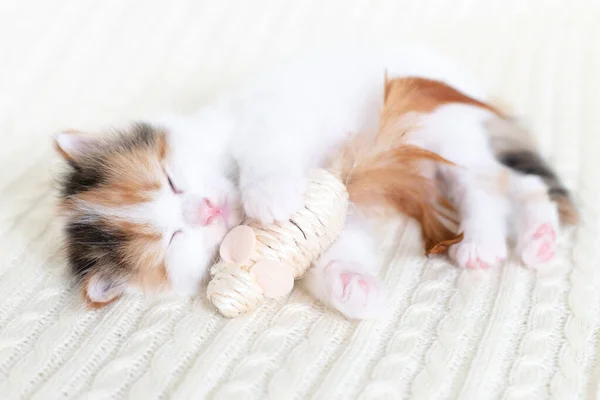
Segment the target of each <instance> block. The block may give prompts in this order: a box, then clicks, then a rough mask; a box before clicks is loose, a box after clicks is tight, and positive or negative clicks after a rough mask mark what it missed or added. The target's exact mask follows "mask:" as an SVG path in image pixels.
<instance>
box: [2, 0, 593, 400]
mask: <svg viewBox="0 0 600 400" xmlns="http://www.w3.org/2000/svg"><path fill="white" fill-rule="evenodd" d="M599 20H600V3H599V2H598V1H597V0H569V1H562V0H420V1H416V0H380V1H373V0H343V1H342V0H337V1H333V0H330V1H322V0H320V1H319V0H304V1H291V0H290V1H282V0H260V1H258V0H254V1H243V0H239V1H227V0H223V1H198V0H172V1H163V2H161V1H159V0H153V1H150V0H147V1H134V0H129V1H127V0H105V1H98V0H72V1H67V0H53V1H47V0H4V1H2V2H1V3H0V132H1V133H0V134H1V135H2V140H1V142H0V144H1V145H0V160H1V164H0V187H1V188H2V195H1V198H0V234H1V235H2V240H1V241H0V398H2V399H17V398H36V399H53V398H93V399H100V398H135V399H151V398H168V397H172V398H193V399H203V398H218V399H225V398H235V399H238V398H272V399H292V398H314V399H325V400H329V399H353V398H362V399H375V398H378V399H391V398H416V399H435V398H463V399H487V398H505V399H517V398H523V399H532V398H560V399H576V398H582V399H583V398H595V397H596V395H597V394H598V393H599V392H598V382H599V380H600V365H599V364H598V363H597V359H598V358H597V354H598V346H599V345H598V333H599V323H600V287H599V286H600V265H598V264H600V239H599V238H600V233H599V231H600V203H599V199H600V189H599V188H598V186H599V185H598V180H599V179H598V178H599V175H600V173H599V172H600V162H599V161H598V152H599V150H600V144H599V141H600V133H599V132H600V112H598V108H599V107H600V94H599V93H600V75H599V71H600V29H599V28H598V27H597V24H598V21H599ZM358 39H361V40H363V41H367V42H368V41H373V42H377V43H380V44H386V45H389V46H393V45H394V44H395V43H400V42H401V41H403V40H404V41H411V40H419V41H422V42H425V43H430V44H432V45H434V46H435V47H436V48H438V49H441V50H442V51H443V52H445V53H447V54H449V55H450V56H453V57H455V58H457V59H458V60H459V61H461V62H463V63H464V64H465V65H467V66H469V67H470V68H472V69H473V71H475V73H476V74H478V75H479V76H480V77H481V78H482V79H483V80H484V82H486V83H487V84H489V86H490V87H491V88H492V89H493V92H494V93H498V95H499V96H501V97H503V98H504V99H506V100H507V101H508V102H509V103H510V104H512V105H513V107H514V109H515V110H516V111H517V112H518V113H519V114H524V115H526V116H527V117H528V119H529V121H530V122H531V125H532V126H533V128H534V130H535V131H536V133H537V134H538V135H539V139H540V144H541V146H542V149H543V151H544V153H545V154H546V155H547V156H548V157H549V158H550V160H551V161H552V162H553V163H554V165H556V166H557V168H558V170H559V172H560V174H561V175H562V177H563V178H564V180H565V181H566V183H567V184H568V186H569V187H570V188H572V189H573V190H574V191H575V194H576V198H577V202H578V204H579V205H580V207H581V212H582V215H583V224H582V225H581V226H580V227H579V228H578V229H576V230H574V231H572V232H569V233H566V234H564V235H562V237H561V243H562V245H563V246H562V249H563V250H562V252H561V255H560V259H559V262H558V263H557V264H556V266H555V267H553V268H549V269H547V270H544V271H540V272H537V273H536V272H534V271H531V270H527V269H524V268H522V267H520V266H519V265H517V264H515V263H512V262H511V263H508V264H507V265H505V266H504V267H502V268H497V269H494V270H491V271H485V272H472V271H461V270H457V269H455V268H453V267H452V266H450V265H449V264H447V263H446V262H444V261H442V260H430V261H427V260H425V259H424V258H422V257H421V256H419V244H418V239H417V237H418V234H417V230H416V229H415V227H414V226H412V225H409V226H406V225H403V224H400V225H397V224H396V225H393V226H391V227H390V229H389V231H388V234H387V240H386V242H385V243H382V249H383V250H384V251H387V257H385V262H386V266H385V267H384V274H385V279H386V284H387V288H388V291H389V293H390V308H389V310H388V311H387V312H386V313H385V315H384V316H383V318H382V319H380V320H378V321H373V322H363V323H354V322H348V321H346V320H344V319H343V318H342V317H340V316H338V315H335V314H333V313H330V312H327V311H325V310H323V308H322V307H321V306H319V305H318V304H316V303H314V302H313V301H312V300H311V299H310V298H308V297H307V296H306V295H305V294H303V293H302V292H301V291H296V292H294V293H293V295H292V296H291V297H290V298H289V299H287V300H285V301H281V302H280V303H279V304H276V303H270V304H267V305H266V306H264V307H263V308H262V309H261V310H260V311H258V312H255V313H253V314H251V315H248V316H246V317H242V318H239V319H236V320H226V319H223V318H221V317H219V316H217V315H216V314H215V313H214V312H213V311H212V310H211V309H209V308H208V307H207V306H206V305H205V304H204V303H201V302H197V301H190V300H186V299H177V298H172V297H169V298H163V299H156V300H154V301H153V302H151V303H148V302H145V301H144V300H143V299H141V298H138V297H131V298H127V299H124V300H122V301H119V302H117V303H116V304H114V305H112V306H110V307H109V308H106V309H104V310H99V311H85V310H83V309H82V305H81V300H80V298H79V296H78V293H77V292H76V290H75V289H73V288H72V287H71V286H70V282H69V281H68V279H66V277H65V275H64V273H63V268H64V261H63V259H62V258H61V255H60V252H59V240H58V236H57V232H58V230H57V228H56V227H55V226H54V225H51V221H53V217H52V215H53V214H52V213H53V211H52V205H53V201H54V197H53V194H52V192H51V175H52V169H51V168H50V167H51V166H52V165H53V164H54V162H55V161H56V157H55V156H54V155H53V152H52V151H51V148H50V145H49V136H50V133H51V132H52V131H54V130H57V129H61V128H66V127H73V128H79V129H88V130H93V129H100V128H102V127H105V126H107V125H109V124H115V125H116V124H119V123H122V122H124V121H128V120H131V119H134V118H138V117H141V116H144V115H147V114H152V113H154V112H156V111H160V110H164V109H166V108H172V109H177V110H191V109H193V108H195V107H196V106H197V104H198V103H199V102H202V101H205V100H207V99H208V98H210V96H211V95H213V94H214V93H216V92H217V91H218V90H221V89H224V88H225V87H227V86H228V85H230V84H232V83H235V82H237V81H239V80H240V79H244V77H246V76H248V74H249V73H251V72H253V71H256V70H258V69H260V68H264V67H265V66H267V65H268V64H269V63H271V62H273V61H276V60H279V59H283V58H285V57H286V56H288V55H291V54H294V53H297V52H298V51H300V49H305V48H311V47H315V46H320V45H321V44H323V43H346V42H352V41H354V40H358ZM49 171H50V173H49Z"/></svg>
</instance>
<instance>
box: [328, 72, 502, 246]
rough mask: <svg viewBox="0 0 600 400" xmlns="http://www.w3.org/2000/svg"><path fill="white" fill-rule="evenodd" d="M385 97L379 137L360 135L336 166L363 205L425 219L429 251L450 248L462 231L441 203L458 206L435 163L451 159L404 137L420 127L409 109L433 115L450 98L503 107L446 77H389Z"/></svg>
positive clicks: (353, 196)
mask: <svg viewBox="0 0 600 400" xmlns="http://www.w3.org/2000/svg"><path fill="white" fill-rule="evenodd" d="M384 98H385V103H384V109H383V111H382V114H381V122H380V130H379V133H378V134H377V136H376V137H375V139H374V140H373V141H370V140H369V139H366V138H364V137H362V136H357V137H356V138H355V139H354V140H353V141H351V142H350V143H348V144H347V145H346V146H345V147H344V148H343V149H342V151H341V153H340V154H339V155H338V156H337V157H336V158H335V159H334V160H333V162H332V166H333V169H334V170H336V171H337V172H338V173H339V174H340V176H342V177H347V182H346V184H347V187H348V192H349V194H350V198H351V200H352V202H354V203H355V204H358V205H362V206H378V205H387V206H388V207H391V208H392V209H394V210H396V211H399V212H402V213H405V214H406V215H408V216H410V217H412V218H415V219H416V220H417V221H418V222H419V223H420V224H421V227H422V235H423V241H424V244H425V249H426V251H427V252H428V253H436V254H437V253H442V252H445V251H446V250H447V249H448V247H449V246H450V245H451V244H454V243H458V242H460V240H462V235H461V234H457V233H455V232H454V231H453V230H451V229H450V228H448V227H447V226H446V223H445V222H444V219H447V217H446V216H445V215H444V214H445V213H444V212H443V211H441V210H440V206H441V208H442V210H445V211H446V212H449V213H451V214H452V213H453V212H454V210H453V209H452V207H451V206H450V204H449V201H448V200H447V199H446V198H445V197H444V196H443V194H442V192H441V191H440V189H439V187H438V186H437V185H436V182H435V179H434V178H433V176H434V175H435V174H434V170H435V168H434V167H433V166H434V164H436V163H446V164H451V163H450V162H449V161H448V160H445V159H444V158H442V157H440V156H439V155H437V154H435V153H432V152H430V151H427V150H424V149H422V148H419V147H416V146H412V145H409V144H407V143H406V142H405V140H403V139H404V136H405V134H406V133H409V132H410V131H411V130H412V129H415V128H416V127H415V126H411V125H410V124H409V123H408V122H407V119H406V117H407V115H409V113H418V114H427V113H430V112H432V111H434V110H435V109H436V108H438V107H440V106H442V105H444V104H449V103H462V104H469V105H473V106H477V107H481V108H484V109H487V110H490V111H491V112H494V113H496V114H498V111H497V110H495V109H494V108H493V107H491V106H489V105H487V104H485V103H482V102H480V101H478V100H475V99H472V98H470V97H468V96H466V95H464V94H463V93H461V92H459V91H457V90H455V89H453V88H452V87H450V86H448V85H446V84H444V83H442V82H437V81H433V80H429V79H424V78H401V79H392V80H389V79H387V77H386V81H385V92H384ZM428 167H429V169H430V170H429V171H428V172H429V173H428V172H427V171H426V169H427V168H428ZM429 175H431V177H430V176H429Z"/></svg>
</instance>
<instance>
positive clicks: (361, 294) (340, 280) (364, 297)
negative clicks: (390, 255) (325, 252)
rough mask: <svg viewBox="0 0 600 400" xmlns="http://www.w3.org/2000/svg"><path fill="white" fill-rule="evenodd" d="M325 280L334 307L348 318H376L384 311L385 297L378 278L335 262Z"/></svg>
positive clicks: (330, 266) (329, 267)
mask: <svg viewBox="0 0 600 400" xmlns="http://www.w3.org/2000/svg"><path fill="white" fill-rule="evenodd" d="M325 279H327V281H328V284H329V285H330V289H331V292H330V301H331V304H332V306H333V307H335V308H336V309H337V310H338V311H340V312H341V313H342V314H344V315H345V316H347V317H348V318H352V319H369V318H374V317H376V316H377V315H378V314H379V313H380V312H381V311H382V310H383V306H384V300H385V296H384V292H383V288H382V286H381V283H380V282H379V279H378V278H377V277H375V276H371V275H366V274H360V273H357V272H354V271H353V270H351V269H347V268H345V267H344V265H342V264H341V263H339V262H333V263H332V264H330V265H329V266H328V267H327V270H326V272H325Z"/></svg>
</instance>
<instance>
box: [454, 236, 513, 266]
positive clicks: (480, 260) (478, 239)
mask: <svg viewBox="0 0 600 400" xmlns="http://www.w3.org/2000/svg"><path fill="white" fill-rule="evenodd" d="M507 253H508V251H507V248H506V240H505V239H504V237H502V236H500V235H498V237H492V236H487V237H486V236H485V235H483V236H475V237H472V238H469V239H467V238H465V239H463V241H461V242H459V243H457V244H455V245H452V246H451V247H450V249H449V250H448V255H449V256H450V259H452V260H453V261H454V262H455V263H456V264H457V265H458V266H459V267H462V268H470V269H480V268H489V267H490V266H493V265H498V264H500V263H501V262H502V261H504V260H505V259H506V257H507Z"/></svg>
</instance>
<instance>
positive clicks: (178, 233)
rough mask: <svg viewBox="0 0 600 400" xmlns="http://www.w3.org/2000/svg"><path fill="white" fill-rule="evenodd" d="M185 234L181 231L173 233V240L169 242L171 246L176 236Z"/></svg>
mask: <svg viewBox="0 0 600 400" xmlns="http://www.w3.org/2000/svg"><path fill="white" fill-rule="evenodd" d="M180 234H183V231H182V230H181V229H177V230H176V231H175V232H173V234H172V235H171V239H170V240H169V246H170V245H171V243H173V239H175V236H177V235H180Z"/></svg>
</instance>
